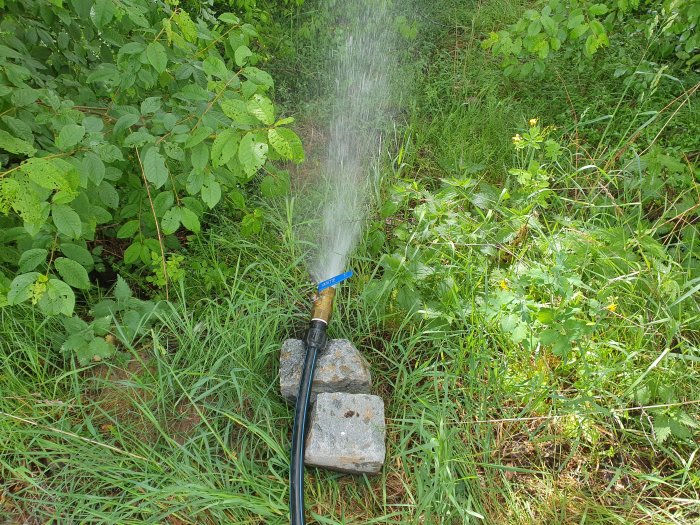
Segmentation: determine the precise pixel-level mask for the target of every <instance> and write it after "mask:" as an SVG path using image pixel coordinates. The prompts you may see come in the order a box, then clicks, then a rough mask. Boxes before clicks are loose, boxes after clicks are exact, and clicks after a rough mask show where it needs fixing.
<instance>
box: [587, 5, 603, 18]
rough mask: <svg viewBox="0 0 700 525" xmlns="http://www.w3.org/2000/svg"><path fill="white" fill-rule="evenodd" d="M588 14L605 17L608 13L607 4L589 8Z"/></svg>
mask: <svg viewBox="0 0 700 525" xmlns="http://www.w3.org/2000/svg"><path fill="white" fill-rule="evenodd" d="M588 12H589V13H590V14H592V15H593V16H600V15H604V14H605V13H607V12H608V6H607V5H605V4H593V5H592V6H590V7H589V8H588Z"/></svg>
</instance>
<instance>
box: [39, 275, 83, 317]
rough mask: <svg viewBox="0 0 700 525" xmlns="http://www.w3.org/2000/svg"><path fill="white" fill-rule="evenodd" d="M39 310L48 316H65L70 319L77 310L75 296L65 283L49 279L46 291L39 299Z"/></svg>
mask: <svg viewBox="0 0 700 525" xmlns="http://www.w3.org/2000/svg"><path fill="white" fill-rule="evenodd" d="M39 308H40V309H41V311H42V312H44V313H45V314H46V315H59V314H63V315H65V316H68V317H70V316H71V315H73V309H74V308H75V294H74V293H73V290H71V287H70V286H68V285H67V284H66V283H64V282H63V281H60V280H58V279H49V282H48V283H47V285H46V291H45V292H44V293H43V294H42V296H41V298H40V299H39Z"/></svg>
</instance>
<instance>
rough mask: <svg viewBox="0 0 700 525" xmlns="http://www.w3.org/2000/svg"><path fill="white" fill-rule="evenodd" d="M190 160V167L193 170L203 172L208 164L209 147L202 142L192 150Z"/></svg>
mask: <svg viewBox="0 0 700 525" xmlns="http://www.w3.org/2000/svg"><path fill="white" fill-rule="evenodd" d="M191 160H192V167H193V168H194V169H195V170H198V171H203V170H204V168H206V167H207V163H208V162H209V146H207V145H206V143H204V142H200V143H199V144H197V145H196V146H195V147H194V148H192V153H191Z"/></svg>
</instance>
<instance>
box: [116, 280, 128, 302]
mask: <svg viewBox="0 0 700 525" xmlns="http://www.w3.org/2000/svg"><path fill="white" fill-rule="evenodd" d="M130 297H131V289H130V288H129V285H128V284H127V283H126V281H125V280H124V279H123V278H122V276H121V275H117V284H116V285H115V286H114V298H115V299H116V300H117V301H121V302H123V301H126V300H127V299H129V298H130Z"/></svg>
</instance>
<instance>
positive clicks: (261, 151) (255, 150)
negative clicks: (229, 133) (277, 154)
mask: <svg viewBox="0 0 700 525" xmlns="http://www.w3.org/2000/svg"><path fill="white" fill-rule="evenodd" d="M260 139H261V136H260V135H259V134H257V133H246V134H245V136H244V137H243V139H241V143H240V144H239V146H238V160H240V162H241V166H243V170H244V171H245V172H246V174H247V175H254V174H255V173H256V172H257V171H258V170H259V169H260V168H261V167H262V166H263V164H265V161H266V160H267V152H268V145H267V142H263V141H262V140H260Z"/></svg>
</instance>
